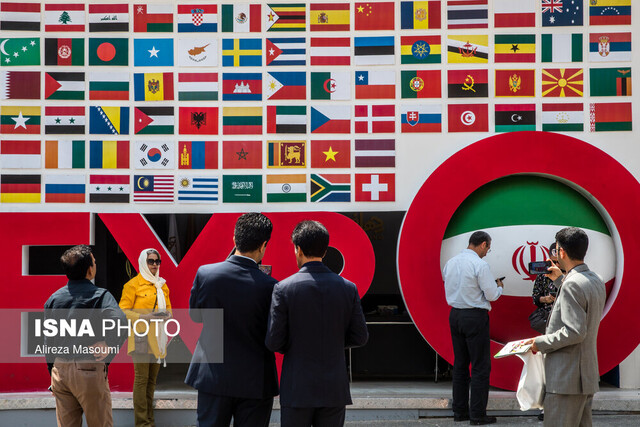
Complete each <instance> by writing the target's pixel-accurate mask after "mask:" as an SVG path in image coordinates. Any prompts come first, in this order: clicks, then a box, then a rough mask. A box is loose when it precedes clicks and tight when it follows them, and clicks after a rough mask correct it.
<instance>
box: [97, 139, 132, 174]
mask: <svg viewBox="0 0 640 427" xmlns="http://www.w3.org/2000/svg"><path fill="white" fill-rule="evenodd" d="M89 167H90V168H91V169H129V141H90V142H89Z"/></svg>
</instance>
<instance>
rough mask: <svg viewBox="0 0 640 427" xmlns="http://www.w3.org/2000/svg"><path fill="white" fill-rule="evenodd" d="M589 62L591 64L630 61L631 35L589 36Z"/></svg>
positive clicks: (606, 34) (592, 34)
mask: <svg viewBox="0 0 640 427" xmlns="http://www.w3.org/2000/svg"><path fill="white" fill-rule="evenodd" d="M589 60H590V61H592V62H609V61H611V62H619V61H631V33H591V34H589Z"/></svg>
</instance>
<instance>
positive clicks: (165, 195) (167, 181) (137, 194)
mask: <svg viewBox="0 0 640 427" xmlns="http://www.w3.org/2000/svg"><path fill="white" fill-rule="evenodd" d="M133 201H134V202H136V203H172V202H173V175H134V176H133Z"/></svg>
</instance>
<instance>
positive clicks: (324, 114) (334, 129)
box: [311, 105, 351, 133]
mask: <svg viewBox="0 0 640 427" xmlns="http://www.w3.org/2000/svg"><path fill="white" fill-rule="evenodd" d="M350 110H351V109H350V107H349V106H348V105H322V106H320V105H317V106H313V107H311V133H350V132H351V113H350Z"/></svg>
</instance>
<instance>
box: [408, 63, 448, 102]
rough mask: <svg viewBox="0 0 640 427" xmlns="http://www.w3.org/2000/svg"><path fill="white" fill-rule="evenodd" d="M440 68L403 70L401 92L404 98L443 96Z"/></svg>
mask: <svg viewBox="0 0 640 427" xmlns="http://www.w3.org/2000/svg"><path fill="white" fill-rule="evenodd" d="M440 74H441V73H440V70H402V71H401V72H400V82H401V83H400V84H401V88H400V93H401V96H402V98H408V99H413V98H440V97H442V88H441V86H442V85H441V80H440V79H441V77H440Z"/></svg>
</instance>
